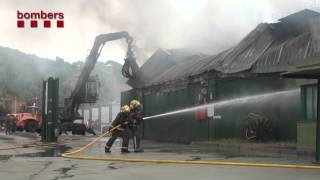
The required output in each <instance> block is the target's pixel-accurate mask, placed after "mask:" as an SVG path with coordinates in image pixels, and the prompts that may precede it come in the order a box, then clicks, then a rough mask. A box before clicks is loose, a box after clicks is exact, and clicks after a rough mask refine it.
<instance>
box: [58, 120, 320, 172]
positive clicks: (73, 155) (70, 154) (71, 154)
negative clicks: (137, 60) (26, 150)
mask: <svg viewBox="0 0 320 180" xmlns="http://www.w3.org/2000/svg"><path fill="white" fill-rule="evenodd" d="M120 126H121V125H118V126H115V127H113V128H112V129H110V130H109V131H107V132H105V133H103V134H101V135H100V136H98V137H97V138H95V139H94V140H92V141H91V142H90V143H88V144H87V145H85V146H83V147H81V148H79V149H77V150H75V151H71V152H66V153H64V154H62V157H64V158H71V159H79V160H101V161H121V162H131V163H133V162H134V163H157V164H198V165H225V166H250V167H269V168H298V169H319V170H320V166H315V165H314V166H313V165H299V164H269V163H268V164H267V163H247V162H223V161H200V160H196V161H194V160H165V159H161V160H158V159H133V158H116V157H97V156H81V155H76V154H78V153H81V152H83V151H85V150H86V149H88V148H90V147H91V146H92V145H93V144H95V143H96V142H97V141H99V140H100V139H102V138H103V137H105V136H107V135H110V134H111V133H112V132H113V131H114V130H115V129H117V128H119V127H120Z"/></svg>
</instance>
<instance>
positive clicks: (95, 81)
mask: <svg viewBox="0 0 320 180" xmlns="http://www.w3.org/2000/svg"><path fill="white" fill-rule="evenodd" d="M99 94H100V81H99V78H98V76H90V77H89V79H88V81H87V82H86V84H85V87H84V92H83V96H82V97H83V99H82V100H81V101H82V103H95V102H96V101H97V100H98V98H99Z"/></svg>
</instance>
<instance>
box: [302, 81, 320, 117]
mask: <svg viewBox="0 0 320 180" xmlns="http://www.w3.org/2000/svg"><path fill="white" fill-rule="evenodd" d="M317 95H318V90H317V86H316V85H313V86H304V87H303V96H304V101H305V102H304V107H303V108H304V118H303V119H304V120H305V121H316V119H317Z"/></svg>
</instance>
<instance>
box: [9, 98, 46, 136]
mask: <svg viewBox="0 0 320 180" xmlns="http://www.w3.org/2000/svg"><path fill="white" fill-rule="evenodd" d="M39 109H40V108H39V107H36V105H35V103H34V104H33V105H32V106H23V107H21V109H20V112H19V113H15V114H12V115H13V116H14V117H15V118H16V127H17V130H19V131H23V130H26V131H27V132H37V131H40V127H41V123H42V117H41V116H40V115H39V114H40V113H39Z"/></svg>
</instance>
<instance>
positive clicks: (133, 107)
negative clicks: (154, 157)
mask: <svg viewBox="0 0 320 180" xmlns="http://www.w3.org/2000/svg"><path fill="white" fill-rule="evenodd" d="M142 121H143V112H142V105H141V103H140V102H139V101H138V100H132V101H131V102H130V124H129V128H130V130H131V133H132V136H133V148H134V152H143V149H142V148H141V147H140V142H141V135H140V126H141V123H142Z"/></svg>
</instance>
